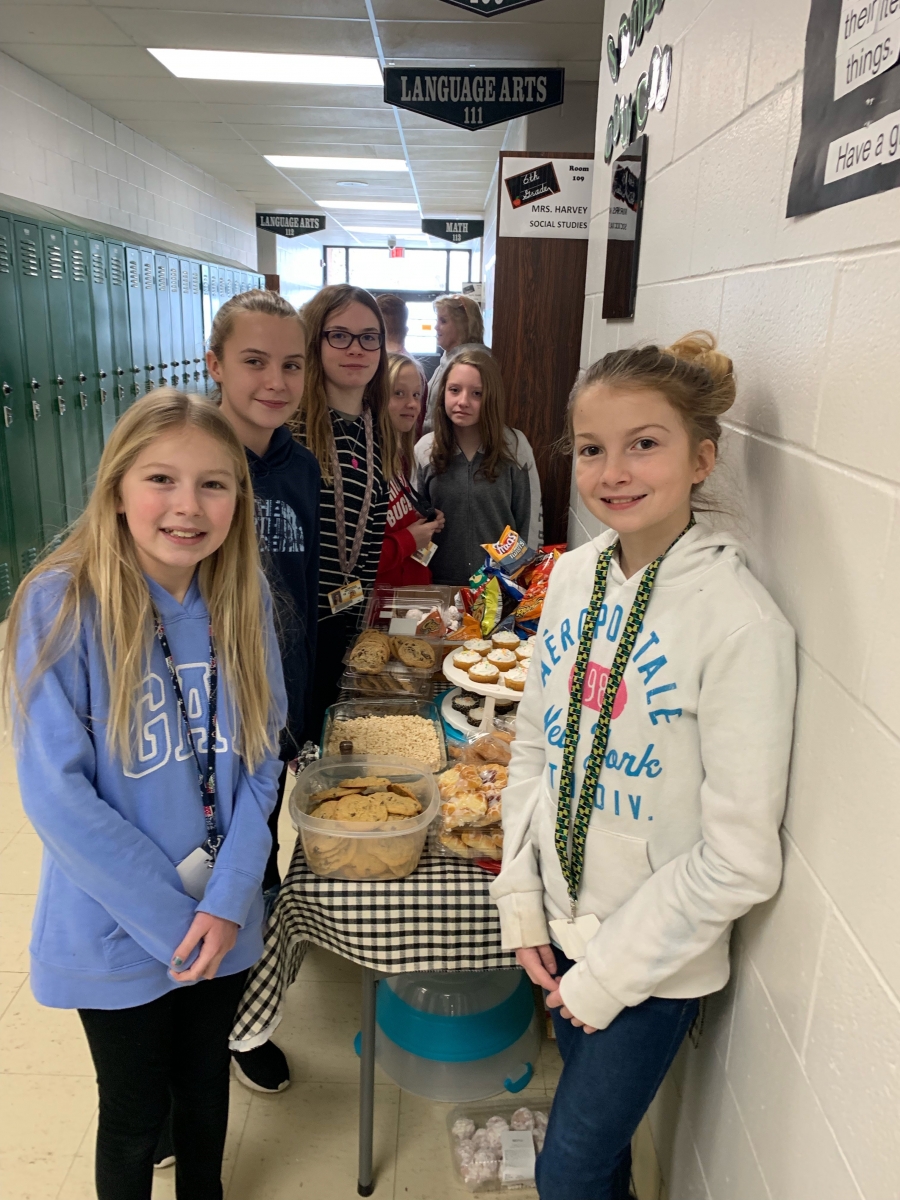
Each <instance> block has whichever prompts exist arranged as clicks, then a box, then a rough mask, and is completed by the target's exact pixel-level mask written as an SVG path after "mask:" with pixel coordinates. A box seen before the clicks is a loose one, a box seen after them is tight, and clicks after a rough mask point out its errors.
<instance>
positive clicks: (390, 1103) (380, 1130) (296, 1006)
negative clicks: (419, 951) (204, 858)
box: [0, 626, 664, 1200]
mask: <svg viewBox="0 0 900 1200" xmlns="http://www.w3.org/2000/svg"><path fill="white" fill-rule="evenodd" d="M0 640H2V626H0ZM282 842H283V846H284V847H286V850H285V851H284V853H285V854H286V856H287V857H289V854H290V848H291V846H292V845H293V833H292V831H291V829H290V827H289V825H287V824H285V826H284V829H283V836H282ZM40 858H41V846H40V841H39V839H38V837H37V835H36V834H35V833H34V832H33V830H32V829H31V826H30V825H29V822H28V819H27V817H26V816H25V813H24V811H23V809H22V805H21V801H20V799H19V792H18V788H17V785H16V774H15V767H14V763H13V757H12V752H11V750H10V747H9V743H8V739H5V738H4V739H2V741H0V1195H2V1196H3V1197H4V1200H89V1198H90V1197H93V1196H94V1188H93V1144H94V1138H95V1136H96V1093H95V1083H94V1077H93V1071H92V1065H91V1060H90V1056H89V1054H88V1050H87V1045H86V1043H85V1040H84V1036H83V1034H82V1031H81V1025H80V1023H79V1020H78V1017H77V1015H76V1014H75V1013H74V1012H67V1011H61V1010H59V1009H49V1008H41V1007H40V1006H39V1005H38V1004H36V1003H35V1001H34V999H33V998H32V995H31V992H30V990H29V987H28V953H27V947H28V939H29V930H30V923H31V912H32V907H33V904H34V895H35V891H36V888H37V882H38V872H39V867H40ZM358 997H359V972H358V969H357V968H356V967H355V966H354V965H353V964H352V963H349V962H347V961H346V960H344V959H341V958H338V957H336V956H334V955H332V954H328V953H327V952H325V951H323V950H319V949H317V948H315V947H313V948H311V949H310V952H309V954H308V955H307V957H306V960H305V962H304V964H303V967H302V969H301V972H300V977H299V978H298V980H297V982H296V983H295V984H294V986H293V987H292V988H291V990H290V992H289V995H288V1000H287V1005H286V1011H285V1016H284V1020H283V1022H282V1024H281V1027H280V1029H279V1031H278V1037H277V1040H278V1043H279V1045H280V1046H281V1047H282V1048H283V1049H284V1051H285V1053H286V1054H287V1056H288V1058H289V1060H290V1063H291V1069H292V1073H293V1078H294V1083H293V1086H292V1087H291V1088H290V1089H288V1091H286V1092H284V1093H282V1094H281V1095H279V1096H264V1095H259V1094H257V1093H251V1092H249V1091H247V1090H246V1089H244V1088H243V1087H241V1085H240V1084H238V1083H232V1092H231V1116H230V1120H229V1127H228V1143H227V1146H226V1152H225V1166H224V1180H225V1195H226V1196H227V1197H228V1200H287V1198H288V1197H290V1198H291V1200H295V1198H297V1197H303V1196H308V1197H310V1200H313V1198H314V1200H352V1198H353V1197H355V1196H356V1121H357V1073H358V1067H357V1063H358V1060H357V1058H356V1056H355V1054H354V1052H353V1046H352V1041H353V1037H354V1035H355V1033H356V1031H357V1029H358V1028H359V1001H358ZM559 1070H560V1060H559V1055H558V1053H557V1051H556V1046H555V1043H553V1042H546V1041H545V1042H544V1044H543V1046H542V1050H541V1059H540V1062H539V1064H538V1069H537V1071H536V1073H535V1078H534V1080H533V1082H532V1083H531V1085H530V1086H529V1088H528V1089H527V1091H526V1092H525V1093H523V1100H524V1101H525V1102H526V1103H527V1102H529V1101H532V1102H534V1103H541V1102H543V1103H546V1099H547V1097H548V1096H551V1095H552V1092H553V1089H554V1087H555V1084H556V1080H557V1078H558V1076H559ZM449 1107H450V1106H448V1105H442V1104H435V1103H432V1102H430V1101H428V1100H422V1099H420V1098H419V1097H417V1096H413V1095H410V1094H409V1093H407V1092H401V1091H400V1089H399V1088H398V1087H396V1086H395V1085H394V1084H393V1083H392V1082H391V1081H390V1080H389V1079H388V1078H387V1076H386V1075H384V1074H382V1073H381V1072H380V1071H379V1074H378V1076H377V1080H376V1102H375V1156H376V1169H377V1186H376V1190H375V1196H376V1200H463V1197H466V1196H469V1195H470V1193H469V1192H467V1191H466V1190H465V1189H464V1188H463V1187H462V1186H461V1185H460V1184H458V1183H457V1182H456V1181H455V1179H454V1176H453V1173H452V1169H451V1164H450V1157H449V1151H448V1148H447V1134H446V1125H445V1119H446V1112H447V1111H448V1108H449ZM635 1150H636V1156H635V1183H636V1185H637V1188H638V1194H639V1196H640V1200H664V1195H663V1194H662V1193H661V1188H660V1182H659V1175H658V1169H657V1167H656V1160H655V1156H654V1155H653V1150H652V1143H651V1142H650V1139H649V1134H648V1132H647V1128H646V1124H645V1125H644V1126H642V1127H641V1130H640V1131H639V1132H638V1136H637V1138H636V1139H635ZM174 1194H175V1193H174V1172H173V1171H171V1170H169V1171H162V1172H158V1173H157V1176H156V1180H155V1184H154V1190H153V1196H154V1200H157V1198H160V1200H161V1198H162V1197H169V1196H174ZM516 1196H517V1200H536V1193H535V1192H533V1191H522V1192H516Z"/></svg>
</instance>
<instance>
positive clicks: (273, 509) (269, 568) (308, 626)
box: [245, 425, 321, 759]
mask: <svg viewBox="0 0 900 1200" xmlns="http://www.w3.org/2000/svg"><path fill="white" fill-rule="evenodd" d="M245 449H246V450H247V463H248V465H249V467H250V474H251V476H252V478H253V494H254V496H255V498H256V529H257V532H258V534H259V542H260V552H261V554H262V562H263V568H264V570H265V572H266V577H267V578H268V580H269V586H270V588H271V590H272V599H273V601H274V605H275V627H276V629H277V631H278V641H279V644H280V646H281V662H282V666H283V668H284V686H285V690H286V691H287V699H288V719H287V727H286V729H285V731H284V733H283V734H282V751H281V757H282V758H283V759H291V758H295V757H296V755H297V752H298V751H299V749H300V746H301V745H302V734H303V721H304V715H305V711H306V702H307V697H308V695H309V689H310V687H311V685H312V671H313V664H314V662H315V657H316V608H317V602H318V591H319V493H320V491H321V472H320V470H319V464H318V462H317V461H316V458H315V455H313V454H311V453H310V452H309V450H307V449H306V447H305V446H301V445H300V443H299V442H296V441H295V440H294V439H293V437H292V436H291V433H290V430H289V429H288V427H287V425H281V426H280V427H279V428H278V429H276V430H275V432H274V433H273V434H272V440H271V442H270V443H269V448H268V450H267V451H266V452H265V454H264V455H262V457H260V456H259V455H258V454H254V453H253V451H252V450H249V449H247V447H245Z"/></svg>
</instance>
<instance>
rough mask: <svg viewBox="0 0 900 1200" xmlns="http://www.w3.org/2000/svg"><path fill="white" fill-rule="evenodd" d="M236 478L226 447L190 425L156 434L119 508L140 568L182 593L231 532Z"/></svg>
mask: <svg viewBox="0 0 900 1200" xmlns="http://www.w3.org/2000/svg"><path fill="white" fill-rule="evenodd" d="M236 503H237V478H236V475H235V469H234V463H233V461H232V458H231V455H230V454H229V452H228V450H227V448H226V447H225V446H224V445H223V444H222V443H221V442H219V441H217V440H216V439H215V438H212V437H210V436H209V434H207V433H203V432H202V431H201V430H199V429H195V428H192V427H190V426H188V427H186V428H183V429H179V430H177V431H176V432H174V433H170V434H166V435H165V436H164V437H159V438H156V440H155V441H153V442H151V443H150V444H149V445H148V446H147V447H146V448H145V449H144V450H143V451H142V452H141V453H140V454H139V455H138V457H137V458H136V459H135V461H134V462H133V463H132V465H131V467H130V468H129V469H128V470H127V471H126V472H125V474H124V475H123V476H122V481H121V483H120V485H119V503H118V505H117V506H116V507H117V511H118V512H120V513H123V514H124V516H125V520H126V522H127V524H128V529H129V531H130V533H131V536H132V538H133V539H134V547H135V550H136V552H137V557H138V562H139V563H140V565H141V569H142V570H143V571H144V572H145V573H146V574H147V575H149V576H150V578H151V579H153V580H155V581H156V582H157V583H158V584H160V585H161V586H162V587H164V588H165V589H166V590H167V591H169V592H171V593H172V595H173V596H175V597H176V599H178V600H179V601H181V600H183V599H184V594H185V592H186V591H187V589H188V586H189V585H190V582H191V579H192V578H193V575H194V570H195V568H196V566H197V564H198V563H199V562H201V561H202V560H203V559H204V558H207V557H208V556H209V555H210V554H213V553H214V552H215V551H216V550H218V549H219V547H220V546H221V545H222V543H223V542H224V541H225V539H226V537H227V536H228V531H229V529H230V528H231V522H232V518H233V516H234V511H235V505H236Z"/></svg>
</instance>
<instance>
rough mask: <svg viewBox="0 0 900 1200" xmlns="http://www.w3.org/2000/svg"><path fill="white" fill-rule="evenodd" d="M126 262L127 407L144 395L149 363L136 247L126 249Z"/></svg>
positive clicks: (139, 259) (138, 255)
mask: <svg viewBox="0 0 900 1200" xmlns="http://www.w3.org/2000/svg"><path fill="white" fill-rule="evenodd" d="M125 262H126V265H127V271H128V330H129V334H130V339H129V340H130V342H131V366H130V367H128V374H129V375H130V376H131V383H130V386H126V388H125V395H126V399H127V405H126V407H130V406H131V405H132V404H134V402H135V400H137V399H138V397H139V396H143V394H144V381H145V380H146V378H147V372H146V371H145V370H144V363H146V362H149V361H150V360H149V359H148V358H147V352H146V349H145V347H144V285H143V281H142V278H141V252H140V250H138V248H137V247H136V246H126V247H125Z"/></svg>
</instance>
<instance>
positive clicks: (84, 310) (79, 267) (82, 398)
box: [66, 229, 109, 500]
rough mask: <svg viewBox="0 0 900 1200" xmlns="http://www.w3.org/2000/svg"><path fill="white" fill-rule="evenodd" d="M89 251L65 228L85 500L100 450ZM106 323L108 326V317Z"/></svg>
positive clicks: (73, 393)
mask: <svg viewBox="0 0 900 1200" xmlns="http://www.w3.org/2000/svg"><path fill="white" fill-rule="evenodd" d="M90 252H91V251H90V244H89V241H88V238H87V237H86V236H85V235H84V234H83V233H75V232H74V231H73V230H71V229H67V230H66V260H67V263H68V268H69V301H70V304H71V308H72V339H73V346H74V348H75V356H74V363H75V375H74V379H73V382H72V388H71V391H70V395H71V397H72V402H73V404H75V405H76V406H77V408H78V410H79V414H80V418H79V419H80V421H81V440H82V447H83V451H84V487H85V490H84V498H85V500H87V497H88V496H89V495H90V492H91V489H92V488H93V486H94V478H95V477H96V474H97V467H98V466H99V465H100V454H101V453H102V451H103V423H102V421H101V413H100V388H99V379H98V367H97V353H96V349H95V346H94V320H93V312H92V306H91V276H90V263H91V260H90ZM106 324H107V328H109V321H108V319H107V322H106Z"/></svg>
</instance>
